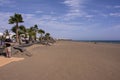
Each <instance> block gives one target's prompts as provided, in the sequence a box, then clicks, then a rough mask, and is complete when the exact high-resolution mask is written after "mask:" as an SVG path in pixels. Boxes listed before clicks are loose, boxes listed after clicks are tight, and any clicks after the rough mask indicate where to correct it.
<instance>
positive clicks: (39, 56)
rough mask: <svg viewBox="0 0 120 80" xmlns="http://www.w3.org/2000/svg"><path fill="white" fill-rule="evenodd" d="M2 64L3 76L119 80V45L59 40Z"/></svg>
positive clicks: (30, 79)
mask: <svg viewBox="0 0 120 80" xmlns="http://www.w3.org/2000/svg"><path fill="white" fill-rule="evenodd" d="M28 50H29V51H30V52H31V53H33V56H32V57H29V58H25V59H24V60H22V61H18V62H12V63H10V64H7V65H5V66H3V67H0V80H120V45H117V44H101V43H100V44H99V43H98V44H93V43H82V42H71V41H58V42H57V43H55V44H54V45H52V46H39V45H35V47H34V46H33V47H32V48H28Z"/></svg>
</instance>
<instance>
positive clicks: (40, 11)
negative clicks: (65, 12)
mask: <svg viewBox="0 0 120 80" xmlns="http://www.w3.org/2000/svg"><path fill="white" fill-rule="evenodd" d="M35 13H43V11H35Z"/></svg>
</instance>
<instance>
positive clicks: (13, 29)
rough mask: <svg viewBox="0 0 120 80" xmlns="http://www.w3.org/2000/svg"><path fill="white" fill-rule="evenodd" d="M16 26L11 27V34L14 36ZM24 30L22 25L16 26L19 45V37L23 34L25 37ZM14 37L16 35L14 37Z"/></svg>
mask: <svg viewBox="0 0 120 80" xmlns="http://www.w3.org/2000/svg"><path fill="white" fill-rule="evenodd" d="M16 28H17V27H16V26H14V27H12V29H11V30H12V32H14V33H15V34H16ZM26 33H27V32H26V28H25V26H24V25H20V26H18V40H19V43H20V44H21V42H20V41H21V40H20V35H21V34H24V35H25V36H26ZM15 36H16V35H15Z"/></svg>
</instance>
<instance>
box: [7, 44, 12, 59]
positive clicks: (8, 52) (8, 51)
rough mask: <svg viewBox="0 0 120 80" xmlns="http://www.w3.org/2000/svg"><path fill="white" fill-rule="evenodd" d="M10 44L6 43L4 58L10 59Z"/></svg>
mask: <svg viewBox="0 0 120 80" xmlns="http://www.w3.org/2000/svg"><path fill="white" fill-rule="evenodd" d="M11 49H12V48H11V44H10V43H6V57H8V58H11V51H12V50H11Z"/></svg>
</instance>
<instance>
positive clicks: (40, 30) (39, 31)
mask: <svg viewBox="0 0 120 80" xmlns="http://www.w3.org/2000/svg"><path fill="white" fill-rule="evenodd" d="M38 33H39V34H41V36H40V41H42V38H43V34H45V31H44V30H42V29H39V30H38Z"/></svg>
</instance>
